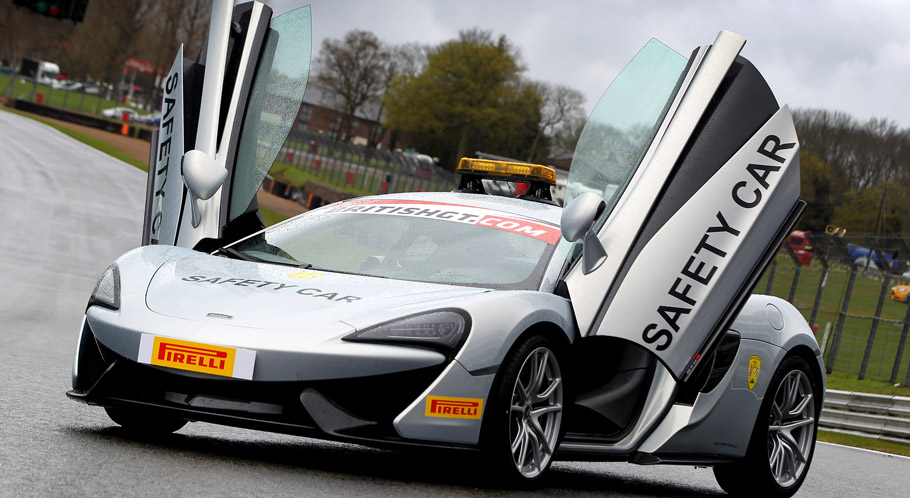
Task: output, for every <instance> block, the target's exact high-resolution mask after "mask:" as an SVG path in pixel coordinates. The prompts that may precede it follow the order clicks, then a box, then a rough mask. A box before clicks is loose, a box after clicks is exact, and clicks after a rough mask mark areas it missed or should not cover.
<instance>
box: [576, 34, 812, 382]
mask: <svg viewBox="0 0 910 498" xmlns="http://www.w3.org/2000/svg"><path fill="white" fill-rule="evenodd" d="M744 44H745V40H744V39H743V38H741V37H740V36H738V35H736V34H733V33H729V32H721V33H720V35H718V37H717V39H716V40H715V42H714V44H713V45H711V46H707V47H701V48H699V49H697V50H695V51H694V52H693V54H692V56H691V57H690V58H689V59H688V60H687V59H686V58H685V57H683V56H681V55H679V54H678V53H676V52H674V51H673V50H671V49H670V48H668V47H666V46H665V45H663V44H661V43H660V42H657V41H656V40H652V41H651V42H650V43H648V45H646V46H645V48H643V49H642V50H641V51H640V52H639V53H638V55H636V57H635V58H634V59H633V60H632V61H631V62H630V63H629V64H628V65H627V66H626V68H625V69H624V70H623V72H622V73H621V74H620V75H619V76H618V77H617V78H616V80H614V82H613V83H612V84H611V86H610V88H609V89H608V90H607V92H606V93H605V94H604V96H603V98H602V99H601V100H600V102H599V103H598V105H597V106H596V108H595V110H594V111H593V113H592V115H591V117H590V118H589V120H588V122H587V123H586V125H585V128H584V130H583V131H582V135H581V138H580V140H579V143H578V146H577V148H576V152H575V156H574V159H573V163H572V168H571V170H570V177H569V184H568V188H567V199H566V202H567V203H568V202H570V201H571V199H572V198H573V197H574V196H577V195H579V194H580V193H583V192H588V191H593V192H596V193H598V194H600V195H601V196H602V197H603V198H604V200H605V202H606V209H605V210H604V211H603V214H602V215H601V216H600V218H599V219H598V220H597V221H596V223H595V231H596V233H597V235H598V238H599V239H600V241H601V242H602V244H603V246H604V248H605V249H606V252H607V254H608V256H607V258H606V260H605V261H604V262H603V263H602V264H601V265H600V266H599V267H597V268H596V269H594V270H593V271H589V273H588V274H585V273H584V268H583V265H581V264H579V265H576V266H575V267H574V268H573V269H572V270H571V271H570V273H569V274H568V276H567V277H566V279H565V282H566V285H567V288H568V292H569V295H570V297H571V299H572V304H573V307H574V310H575V314H576V319H577V320H578V325H579V329H580V330H581V333H582V334H583V335H584V336H592V335H606V336H615V337H621V338H624V339H627V340H629V341H632V342H635V343H637V344H639V345H640V346H641V347H643V348H645V349H646V350H649V351H651V352H653V353H654V355H655V356H657V358H659V359H660V361H661V362H662V363H663V364H664V365H665V366H666V367H667V369H668V370H669V371H670V372H671V373H672V374H673V376H674V377H675V378H677V379H681V380H685V379H686V378H687V377H688V376H689V375H690V374H691V373H692V371H693V370H694V368H695V367H696V366H697V364H698V360H699V359H701V358H702V357H703V356H704V355H705V353H706V352H707V351H709V350H710V348H711V347H712V345H713V344H714V342H715V341H716V340H717V339H718V338H719V337H720V335H721V334H722V333H723V332H724V331H725V330H726V329H727V328H728V327H729V325H730V323H732V320H733V318H735V316H736V314H737V313H738V312H739V310H740V309H741V307H742V304H743V303H744V302H745V299H746V298H747V297H748V293H749V292H751V289H752V287H753V286H754V283H755V280H756V279H757V278H758V276H759V275H760V273H761V271H762V270H763V269H764V267H765V265H766V264H767V262H768V260H769V258H770V257H772V256H773V254H774V252H775V249H776V248H777V247H779V246H780V242H781V240H782V239H783V237H784V235H785V234H786V233H787V232H788V231H789V229H790V227H791V226H792V224H793V223H794V222H795V221H796V218H797V217H798V216H799V214H800V213H801V212H802V209H803V207H804V205H805V203H804V202H803V201H801V200H799V198H798V196H799V159H798V156H799V152H798V151H799V144H798V141H797V137H796V131H795V129H794V127H793V121H792V118H791V116H790V111H789V109H788V108H787V107H786V106H784V107H780V106H778V104H777V101H776V100H775V98H774V95H773V93H772V92H771V90H770V88H768V85H767V83H765V81H764V79H763V78H762V76H761V74H760V73H759V72H758V71H757V70H756V69H755V67H754V66H753V65H752V64H751V63H750V62H749V61H747V60H746V59H744V58H742V57H740V56H739V52H740V50H741V49H742V47H743V45H744ZM562 243H563V244H564V247H563V249H564V250H567V251H571V250H572V249H573V248H570V247H567V246H568V244H567V243H566V241H565V240H563V241H562ZM589 270H590V269H589Z"/></svg>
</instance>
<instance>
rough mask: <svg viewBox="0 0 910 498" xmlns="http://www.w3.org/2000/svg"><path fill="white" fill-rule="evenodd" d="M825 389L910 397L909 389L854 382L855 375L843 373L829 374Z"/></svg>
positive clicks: (867, 382) (861, 381)
mask: <svg viewBox="0 0 910 498" xmlns="http://www.w3.org/2000/svg"><path fill="white" fill-rule="evenodd" d="M826 387H827V388H828V389H836V390H839V391H856V392H861V393H872V394H885V395H888V396H908V397H910V387H908V386H903V385H902V386H900V387H895V386H894V384H891V383H889V382H882V381H877V380H868V379H866V380H856V376H855V375H851V374H847V373H844V372H831V373H830V374H828V376H827V381H826Z"/></svg>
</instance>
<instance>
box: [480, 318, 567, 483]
mask: <svg viewBox="0 0 910 498" xmlns="http://www.w3.org/2000/svg"><path fill="white" fill-rule="evenodd" d="M565 392H566V391H565V387H564V380H563V374H562V368H561V363H560V355H559V352H558V350H557V348H555V347H554V345H553V343H552V342H551V341H550V340H548V339H547V338H545V337H544V336H540V335H533V336H530V337H528V338H526V339H524V340H523V341H522V342H521V343H520V344H519V345H518V346H517V347H516V348H515V349H514V351H513V352H512V353H511V354H510V355H509V356H508V357H507V359H506V361H505V362H504V363H503V367H502V368H501V369H500V374H499V375H498V376H497V378H496V381H494V384H493V388H492V390H491V394H492V399H491V401H492V403H491V405H490V410H489V411H488V412H487V416H486V418H485V419H484V428H483V436H482V437H481V444H482V449H483V451H484V453H485V456H486V459H485V460H486V461H488V462H490V463H491V464H492V465H491V466H492V468H493V469H495V470H496V478H497V479H501V477H502V476H505V479H506V481H508V482H510V483H516V484H521V483H530V482H533V481H536V480H537V479H539V478H540V476H542V475H543V474H544V473H545V472H546V471H547V469H548V468H549V467H550V464H551V463H552V461H553V455H554V453H555V452H556V449H557V448H558V447H559V442H560V440H561V439H562V435H563V432H564V424H563V412H564V398H565Z"/></svg>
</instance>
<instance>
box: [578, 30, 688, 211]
mask: <svg viewBox="0 0 910 498" xmlns="http://www.w3.org/2000/svg"><path fill="white" fill-rule="evenodd" d="M686 63H687V59H686V58H685V57H683V56H682V55H680V54H679V53H677V52H676V51H674V50H673V49H671V48H670V47H668V46H666V45H664V44H663V43H661V42H659V41H657V40H653V39H652V40H651V41H650V42H648V44H647V45H645V46H644V48H642V49H641V51H639V52H638V54H636V55H635V58H634V59H632V60H631V61H630V62H629V63H628V64H627V65H626V67H625V68H624V69H623V70H622V72H621V73H620V74H619V76H617V77H616V79H615V80H613V83H612V84H610V87H609V88H608V89H607V91H606V92H604V94H603V96H602V97H601V98H600V101H598V102H597V106H595V107H594V111H592V112H591V116H590V117H588V120H587V122H586V123H585V127H584V129H582V132H581V136H580V137H579V139H578V144H577V145H576V147H575V154H574V156H573V158H572V167H571V168H570V169H569V180H568V184H567V186H566V200H565V202H566V204H568V203H569V202H570V201H571V200H572V199H574V198H575V197H576V196H578V195H579V194H582V193H584V192H594V193H596V194H598V195H600V196H601V197H603V199H604V201H606V203H607V208H606V209H605V210H604V214H603V215H602V216H601V217H600V220H599V224H598V225H597V227H595V228H599V227H600V226H602V224H603V221H604V220H606V218H607V216H608V215H609V213H610V211H612V209H613V207H614V206H615V205H616V202H617V201H618V200H619V197H620V195H621V194H622V192H623V190H625V188H626V186H627V185H628V183H629V181H630V180H631V179H632V175H633V174H634V173H635V170H636V169H637V167H638V165H639V163H640V162H641V160H642V157H643V155H644V153H645V151H647V150H648V145H649V144H650V143H651V141H652V140H653V139H654V135H655V134H656V133H657V130H658V127H659V126H660V123H661V121H663V117H664V115H665V114H666V112H667V109H668V108H669V106H670V103H671V102H672V101H673V96H674V95H675V94H676V89H677V87H678V83H679V81H680V79H681V77H682V75H683V73H684V70H685V68H686Z"/></svg>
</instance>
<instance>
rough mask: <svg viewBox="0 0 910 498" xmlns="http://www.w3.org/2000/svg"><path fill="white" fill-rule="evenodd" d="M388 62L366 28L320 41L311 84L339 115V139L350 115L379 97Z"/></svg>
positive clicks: (346, 134)
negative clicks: (341, 36) (342, 36)
mask: <svg viewBox="0 0 910 498" xmlns="http://www.w3.org/2000/svg"><path fill="white" fill-rule="evenodd" d="M388 61H389V54H388V52H387V51H386V50H385V49H384V48H383V46H382V44H381V43H380V42H379V39H378V38H377V37H376V35H374V34H373V33H371V32H369V31H359V30H355V31H350V32H348V33H347V34H346V35H345V36H344V38H343V39H341V40H337V39H332V40H324V41H323V42H322V49H321V50H320V52H319V56H318V57H317V58H316V64H315V66H316V70H315V75H316V78H315V84H316V86H318V87H319V88H320V90H322V91H323V92H324V94H325V95H326V96H327V97H328V98H329V99H330V105H332V107H333V108H334V109H335V110H336V111H338V112H339V113H340V114H341V125H340V128H339V131H340V136H341V139H342V140H348V139H349V138H350V136H351V123H352V120H353V119H354V116H355V115H356V114H357V113H358V112H359V111H361V110H362V109H363V107H364V105H366V104H367V103H368V102H371V101H376V100H377V98H378V97H379V96H380V92H381V91H382V89H383V82H384V81H385V76H386V72H385V69H386V68H387V65H388Z"/></svg>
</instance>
